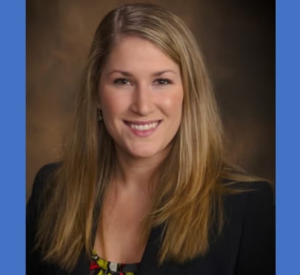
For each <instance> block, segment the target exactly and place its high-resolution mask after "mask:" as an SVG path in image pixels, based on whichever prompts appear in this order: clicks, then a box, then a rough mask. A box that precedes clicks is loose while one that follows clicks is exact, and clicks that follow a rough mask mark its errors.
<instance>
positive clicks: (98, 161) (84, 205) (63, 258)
mask: <svg viewBox="0 0 300 275" xmlns="http://www.w3.org/2000/svg"><path fill="white" fill-rule="evenodd" d="M126 36H137V37H140V38H144V39H146V40H148V41H150V42H152V43H153V44H155V45H156V46H157V47H159V48H160V49H161V50H162V51H163V52H164V53H166V54H167V55H168V56H170V57H171V58H172V59H173V60H174V61H175V62H176V63H177V64H178V65H179V67H180V70H181V74H182V80H183V85H184V100H183V106H182V111H183V113H182V122H181V124H180V128H179V130H178V133H177V134H176V136H175V137H174V140H173V141H172V142H173V145H172V149H171V151H170V153H169V155H168V156H167V158H166V159H165V160H164V162H163V164H162V165H161V167H160V169H159V171H158V172H159V173H160V174H159V177H158V179H159V180H158V183H157V184H156V188H155V190H154V195H153V201H152V212H151V213H149V215H147V216H146V217H145V219H144V224H143V237H144V238H145V240H146V238H147V237H148V234H149V232H150V230H151V229H152V228H153V227H155V226H158V225H164V236H163V242H162V246H161V250H160V254H159V261H160V263H162V262H163V261H164V260H166V259H174V260H177V261H181V262H182V261H185V260H188V259H192V258H193V257H195V256H196V255H199V254H204V253H205V252H206V251H207V250H208V248H209V237H210V236H209V233H210V229H211V227H212V224H213V223H214V222H216V224H217V227H218V229H219V232H221V229H222V225H223V220H224V217H223V212H222V195H223V194H225V193H230V192H236V190H234V188H232V187H231V186H232V185H226V184H221V182H223V181H224V180H229V181H228V182H233V181H238V180H243V181H249V180H250V181H251V180H252V178H250V177H248V176H247V175H245V174H243V173H242V172H239V171H238V169H233V168H231V167H232V166H229V165H227V162H226V160H225V156H224V145H223V130H222V123H221V121H220V116H219V113H218V109H217V106H216V102H215V98H214V95H213V91H212V88H211V83H210V80H209V77H208V75H207V71H206V68H205V66H204V63H203V58H202V56H201V53H200V51H199V48H198V45H197V42H196V41H195V39H194V37H193V35H192V33H191V32H190V30H189V29H188V28H187V27H186V25H185V24H184V23H183V22H182V20H181V19H179V18H178V17H177V16H175V15H174V14H172V13H170V12H169V11H167V10H165V9H163V8H161V7H158V6H154V5H148V4H132V5H125V6H122V7H119V8H116V9H115V10H113V11H111V12H110V13H108V14H107V15H106V16H105V18H104V19H103V20H102V22H101V24H100V25H99V27H98V29H97V31H96V33H95V36H94V40H93V43H92V47H91V51H90V54H89V57H88V61H87V65H86V68H85V70H84V77H83V85H82V88H81V91H80V93H79V97H78V107H77V112H76V117H75V123H74V128H73V131H72V133H71V135H70V138H69V140H68V144H67V146H66V148H65V151H64V154H63V161H62V164H61V165H60V167H59V168H58V170H57V171H56V173H55V175H54V180H53V182H52V184H51V188H50V189H49V190H48V191H49V192H50V196H51V200H49V202H48V203H47V205H45V206H44V210H43V212H42V216H41V219H40V222H39V226H38V235H37V240H38V242H37V247H40V248H41V249H42V252H43V254H44V259H45V260H47V261H49V262H54V263H56V264H58V265H60V266H61V267H62V268H64V269H66V270H72V269H73V268H74V267H75V264H76V262H77V260H78V258H79V256H80V253H81V252H82V250H85V251H86V253H87V254H90V251H91V250H92V245H93V244H92V240H93V236H92V232H93V227H94V226H95V225H96V224H97V223H98V221H97V220H96V219H97V218H99V211H100V208H101V201H102V199H103V194H104V191H105V189H106V186H107V185H108V183H109V181H110V178H111V176H112V174H113V172H114V167H115V157H116V155H115V151H114V144H113V140H112V138H111V137H110V136H109V134H108V132H107V130H106V129H105V126H104V123H98V122H97V105H96V104H97V100H98V98H97V93H98V87H99V79H100V75H101V70H102V68H103V66H104V64H105V62H106V60H107V58H108V56H109V54H110V52H111V51H112V49H113V48H114V47H115V46H116V45H117V44H118V42H119V41H120V39H122V38H123V37H126ZM49 192H47V195H49Z"/></svg>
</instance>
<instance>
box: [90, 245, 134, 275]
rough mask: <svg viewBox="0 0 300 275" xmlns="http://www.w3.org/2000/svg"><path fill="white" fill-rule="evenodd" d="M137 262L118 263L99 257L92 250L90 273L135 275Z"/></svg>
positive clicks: (96, 274) (98, 274)
mask: <svg viewBox="0 0 300 275" xmlns="http://www.w3.org/2000/svg"><path fill="white" fill-rule="evenodd" d="M138 266H139V264H119V263H113V262H109V261H106V260H103V259H102V258H100V257H99V256H98V255H97V253H96V252H95V251H94V250H93V252H92V261H91V264H90V275H136V274H137V271H138Z"/></svg>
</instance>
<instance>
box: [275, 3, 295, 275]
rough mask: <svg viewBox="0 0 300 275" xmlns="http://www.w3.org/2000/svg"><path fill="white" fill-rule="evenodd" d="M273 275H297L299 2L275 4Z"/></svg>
mask: <svg viewBox="0 0 300 275" xmlns="http://www.w3.org/2000/svg"><path fill="white" fill-rule="evenodd" d="M276 4H277V5H276V139H277V143H276V178H277V186H276V194H277V196H276V199H277V202H276V203H277V204H276V206H277V216H276V226H277V227H276V229H277V237H276V246H277V247H276V254H277V262H276V267H277V275H286V274H288V275H292V274H300V252H299V248H300V237H299V235H300V204H299V201H300V179H299V178H300V177H299V170H300V160H299V158H300V145H299V144H300V96H299V94H300V85H299V80H300V69H299V65H300V54H299V51H300V15H299V12H300V2H299V1H297V0H293V1H292V0H280V1H279V0H278V1H277V3H276Z"/></svg>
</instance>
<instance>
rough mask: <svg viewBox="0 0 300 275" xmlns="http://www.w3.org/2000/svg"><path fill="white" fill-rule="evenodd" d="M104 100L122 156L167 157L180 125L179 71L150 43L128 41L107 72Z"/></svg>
mask: <svg viewBox="0 0 300 275" xmlns="http://www.w3.org/2000/svg"><path fill="white" fill-rule="evenodd" d="M99 99H100V102H99V108H100V109H101V110H102V114H103V119H104V123H105V126H106V129H107V131H108V132H109V134H110V135H111V137H112V138H113V139H114V142H115V145H116V148H117V150H119V152H120V151H121V152H124V153H127V154H129V155H131V156H133V157H136V158H149V157H154V156H159V155H163V154H164V153H166V151H167V148H168V145H169V144H170V142H171V140H172V139H173V138H174V136H175V134H176V132H177V130H178V128H179V125H180V122H181V115H182V102H183V85H182V80H181V75H180V69H179V67H178V65H177V64H176V63H175V62H174V61H173V60H172V59H171V58H170V57H169V56H167V55H166V54H164V53H163V52H162V51H161V50H160V49H159V48H158V47H156V46H155V45H154V44H152V43H151V42H149V41H147V40H144V39H141V38H138V37H125V38H124V39H122V40H121V41H120V42H119V44H118V45H117V46H116V47H115V48H114V50H113V51H112V52H111V54H110V56H109V58H108V61H107V63H106V65H105V67H104V68H103V71H102V74H101V78H100V86H99Z"/></svg>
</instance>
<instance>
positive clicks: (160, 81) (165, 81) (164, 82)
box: [155, 78, 172, 85]
mask: <svg viewBox="0 0 300 275" xmlns="http://www.w3.org/2000/svg"><path fill="white" fill-rule="evenodd" d="M171 83H172V82H171V81H170V80H169V79H166V78H159V79H156V80H155V84H158V85H168V84H171Z"/></svg>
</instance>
